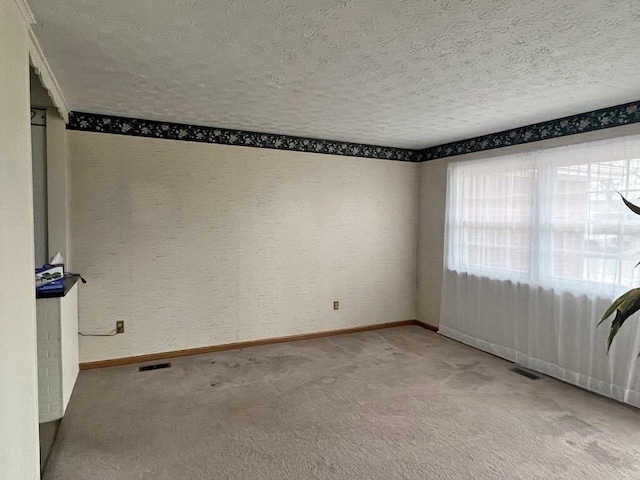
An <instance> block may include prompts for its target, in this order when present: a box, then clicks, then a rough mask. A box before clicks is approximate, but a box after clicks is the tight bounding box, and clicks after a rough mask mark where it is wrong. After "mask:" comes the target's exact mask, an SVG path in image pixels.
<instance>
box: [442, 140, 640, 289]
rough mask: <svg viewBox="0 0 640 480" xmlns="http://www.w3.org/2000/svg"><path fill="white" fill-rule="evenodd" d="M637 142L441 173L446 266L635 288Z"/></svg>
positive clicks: (639, 185) (639, 253)
mask: <svg viewBox="0 0 640 480" xmlns="http://www.w3.org/2000/svg"><path fill="white" fill-rule="evenodd" d="M617 192H620V193H622V194H623V195H625V196H626V197H627V198H628V199H630V200H631V201H637V199H638V197H640V136H634V137H626V138H621V139H615V140H607V141H601V142H591V143H584V144H580V145H574V146H569V147H561V148H554V149H548V150H540V151H537V152H531V153H526V154H517V155H509V156H503V157H498V158H494V159H488V160H478V161H471V162H469V161H467V162H453V163H451V164H450V166H449V180H448V204H447V255H446V266H447V268H449V269H451V270H456V271H459V272H469V273H473V274H476V275H480V276H487V277H491V278H510V279H513V280H516V281H522V282H528V283H534V284H540V285H549V286H557V285H564V286H566V287H568V288H571V289H578V290H581V291H592V290H595V291H597V290H598V289H600V288H601V287H603V286H609V287H611V286H614V287H620V288H621V289H622V288H623V287H624V288H628V287H630V286H632V285H633V284H634V281H638V280H640V275H639V274H640V272H639V270H640V267H639V268H638V269H635V270H634V266H635V264H636V262H637V261H638V259H640V220H639V219H638V216H637V215H634V214H633V213H631V212H630V211H629V210H628V209H627V208H626V207H625V206H624V204H623V203H622V201H621V198H620V196H619V195H618V193H617Z"/></svg>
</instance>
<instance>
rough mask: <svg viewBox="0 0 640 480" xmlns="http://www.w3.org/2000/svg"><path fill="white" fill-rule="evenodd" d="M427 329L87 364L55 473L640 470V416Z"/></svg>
mask: <svg viewBox="0 0 640 480" xmlns="http://www.w3.org/2000/svg"><path fill="white" fill-rule="evenodd" d="M510 366H511V365H510V364H509V363H508V362H506V361H503V360H500V359H498V358H496V357H493V356H491V355H488V354H485V353H482V352H480V351H477V350H474V349H472V348H469V347H466V346H464V345H461V344H458V343H456V342H454V341H451V340H447V339H445V338H443V337H440V336H438V335H436V334H434V333H431V332H428V331H426V330H423V329H421V328H419V327H414V326H410V327H400V328H393V329H387V330H379V331H375V332H367V333H360V334H353V335H344V336H338V337H331V338H324V339H317V340H306V341H301V342H296V343H288V344H279V345H271V346H264V347H255V348H250V349H245V350H238V351H229V352H222V353H216V354H209V355H200V356H196V357H185V358H181V359H176V360H173V361H172V368H170V369H166V370H156V371H150V372H143V373H140V372H138V371H137V366H127V367H115V368H110V369H102V370H92V371H85V372H81V374H80V378H79V379H78V384H77V386H76V389H75V392H74V393H73V397H72V399H71V404H70V406H69V409H68V411H67V415H66V417H65V418H64V420H63V422H62V426H61V429H60V432H59V435H58V441H57V442H56V445H55V446H54V450H53V454H52V456H51V458H50V460H49V465H48V468H47V472H46V474H45V479H46V480H84V479H86V480H89V479H90V480H116V479H117V480H138V479H144V480H182V479H185V480H199V479H203V480H204V479H207V480H211V479H242V480H245V479H246V480H255V479H265V480H266V479H273V480H283V479H292V480H294V479H295V480H306V479H344V480H354V479H367V480H371V479H380V480H390V479H421V480H422V479H456V480H458V479H520V478H521V479H553V478H566V479H574V480H575V479H579V480H584V479H598V480H601V479H627V478H628V479H639V478H640V414H639V412H638V411H637V410H634V409H632V408H630V407H626V406H624V405H621V404H617V403H615V402H613V401H610V400H607V399H605V398H602V397H599V396H596V395H594V394H590V393H587V392H584V391H582V390H579V389H578V388H574V387H572V386H569V385H566V384H563V383H561V382H558V381H556V380H552V379H549V378H543V379H541V380H536V381H533V380H529V379H527V378H524V377H522V376H520V375H518V374H516V373H513V372H511V371H510V370H509V368H510Z"/></svg>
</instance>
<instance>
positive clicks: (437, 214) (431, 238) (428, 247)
mask: <svg viewBox="0 0 640 480" xmlns="http://www.w3.org/2000/svg"><path fill="white" fill-rule="evenodd" d="M447 165H448V159H446V158H444V159H441V160H432V161H430V162H423V163H421V164H420V172H419V175H420V206H419V217H420V221H419V230H418V268H417V272H418V285H417V294H416V295H417V296H416V318H417V319H418V320H421V321H423V322H426V323H429V324H431V325H435V326H438V325H439V323H440V292H441V290H442V265H443V263H442V262H443V255H444V215H445V204H446V196H447Z"/></svg>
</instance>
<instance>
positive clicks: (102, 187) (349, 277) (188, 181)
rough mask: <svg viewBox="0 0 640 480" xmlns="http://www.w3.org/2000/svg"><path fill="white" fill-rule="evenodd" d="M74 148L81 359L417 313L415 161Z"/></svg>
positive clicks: (216, 148)
mask: <svg viewBox="0 0 640 480" xmlns="http://www.w3.org/2000/svg"><path fill="white" fill-rule="evenodd" d="M68 141H69V165H70V170H71V258H72V264H71V266H70V270H71V271H78V272H81V273H82V274H83V276H84V277H85V278H86V279H87V280H88V283H87V284H85V285H82V286H81V288H80V289H79V317H80V318H79V323H80V329H81V331H83V332H94V333H108V332H110V331H112V330H113V329H114V328H115V322H116V321H117V320H124V321H125V322H126V323H125V325H126V326H125V330H126V334H124V335H117V336H115V337H107V338H104V337H103V338H101V337H82V338H81V339H80V361H81V362H89V361H96V360H104V359H110V358H117V357H126V356H132V355H141V354H147V353H156V352H165V351H170V350H180V349H185V348H193V347H201V346H207V345H216V344H223V343H232V342H239V341H246V340H255V339H263V338H269V337H279V336H285V335H295V334H302V333H309V332H318V331H323V330H334V329H339V328H348V327H355V326H360V325H368V324H374V323H385V322H389V321H395V320H407V319H412V318H415V294H416V284H415V282H416V255H417V238H418V235H417V220H418V219H417V208H418V181H419V176H418V168H419V165H418V164H417V163H412V162H390V161H386V160H373V159H364V158H356V157H340V156H336V155H324V154H312V153H302V152H288V151H281V150H268V149H260V148H237V147H234V146H227V145H212V144H204V143H192V142H182V141H170V142H169V141H159V140H156V139H153V138H140V137H130V136H121V135H105V134H102V133H89V132H78V131H68ZM334 300H338V301H340V309H339V310H337V311H334V310H333V301H334Z"/></svg>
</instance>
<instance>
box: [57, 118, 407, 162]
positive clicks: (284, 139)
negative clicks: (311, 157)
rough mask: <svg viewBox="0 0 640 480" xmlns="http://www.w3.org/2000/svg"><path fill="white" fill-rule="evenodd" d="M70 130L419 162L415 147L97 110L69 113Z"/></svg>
mask: <svg viewBox="0 0 640 480" xmlns="http://www.w3.org/2000/svg"><path fill="white" fill-rule="evenodd" d="M67 129H69V130H81V131H84V132H103V133H112V134H117V135H133V136H137V137H149V138H163V139H169V140H183V141H187V142H201V143H217V144H222V145H238V146H243V147H256V148H272V149H278V150H293V151H297V152H308V153H325V154H329V155H346V156H351V157H364V158H377V159H381V160H399V161H404V162H415V161H416V153H417V152H416V150H409V149H404V148H393V147H381V146H377V145H365V144H361V143H348V142H336V141H332V140H321V139H316V138H305V137H293V136H290V135H276V134H271V133H259V132H247V131H244V130H230V129H226V128H215V127H204V126H197V125H186V124H182V123H170V122H158V121H154V120H142V119H138V118H126V117H116V116H112V115H100V114H95V113H84V112H70V114H69V123H68V124H67Z"/></svg>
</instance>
